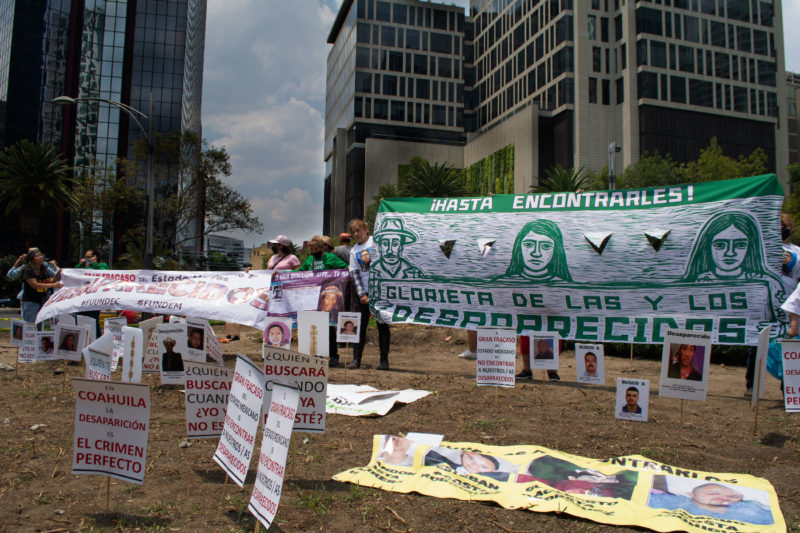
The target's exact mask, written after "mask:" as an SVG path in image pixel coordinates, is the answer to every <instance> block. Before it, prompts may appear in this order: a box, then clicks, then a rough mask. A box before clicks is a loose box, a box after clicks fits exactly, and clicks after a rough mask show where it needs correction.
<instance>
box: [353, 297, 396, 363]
mask: <svg viewBox="0 0 800 533" xmlns="http://www.w3.org/2000/svg"><path fill="white" fill-rule="evenodd" d="M356 310H357V311H358V312H359V313H361V331H360V332H359V334H358V344H356V345H355V346H353V362H352V363H350V364H349V365H348V366H347V368H359V367H360V366H361V355H362V354H363V353H364V345H366V344H367V324H369V315H370V312H369V303H361V302H358V308H357V309H356ZM377 325H378V349H379V350H380V354H381V360H380V363H378V368H379V369H380V370H388V369H389V346H390V345H391V330H390V329H389V324H383V323H381V322H378V323H377Z"/></svg>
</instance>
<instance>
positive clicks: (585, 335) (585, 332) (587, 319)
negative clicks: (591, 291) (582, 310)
mask: <svg viewBox="0 0 800 533" xmlns="http://www.w3.org/2000/svg"><path fill="white" fill-rule="evenodd" d="M597 301H598V303H599V302H600V298H598V299H597ZM599 321H600V317H596V316H579V317H578V319H577V329H576V331H575V338H576V339H585V340H591V341H596V340H597V323H598V322H599Z"/></svg>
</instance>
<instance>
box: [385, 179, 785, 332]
mask: <svg viewBox="0 0 800 533" xmlns="http://www.w3.org/2000/svg"><path fill="white" fill-rule="evenodd" d="M783 200H784V197H783V190H782V188H781V185H780V183H779V182H778V179H777V178H776V177H775V176H774V175H766V176H757V177H750V178H739V179H731V180H725V181H718V182H709V183H698V184H694V185H677V186H669V187H649V188H643V189H631V190H625V191H582V192H556V193H542V194H507V195H498V194H495V195H494V196H490V197H483V198H478V197H475V198H394V199H388V200H387V199H384V200H383V201H382V202H381V204H380V207H379V213H378V215H377V218H376V221H375V228H374V229H375V233H374V235H373V241H374V242H375V249H374V252H375V254H374V255H375V258H374V259H373V262H372V266H371V267H370V283H369V301H370V306H371V308H372V309H373V313H375V314H377V315H379V317H380V319H381V320H383V321H384V322H387V323H401V322H404V323H416V324H427V325H435V326H444V327H455V328H464V329H474V328H475V327H481V326H483V327H511V328H514V329H515V330H516V331H517V333H519V334H522V333H550V334H557V335H558V336H559V337H560V338H563V339H574V340H581V341H584V342H620V343H656V344H660V343H662V342H663V330H664V329H666V328H672V329H695V328H697V327H701V328H702V329H703V330H706V331H709V332H710V333H711V336H712V341H713V342H714V343H716V344H749V345H755V344H756V342H757V337H758V332H759V331H760V330H761V328H762V327H763V326H764V325H765V324H774V325H779V327H777V328H776V329H775V330H774V331H773V334H775V335H776V336H779V337H780V336H783V333H784V332H785V331H786V328H787V326H788V324H787V318H786V316H785V314H784V313H783V311H781V310H780V308H779V305H780V302H782V301H783V299H785V298H786V296H787V295H788V292H787V286H786V285H785V284H784V280H783V279H782V276H781V265H780V257H781V254H782V249H781V236H780V232H779V231H778V225H777V222H776V221H777V220H778V218H779V215H780V209H781V205H782V203H783ZM587 228H592V231H587ZM729 229H731V231H733V232H735V234H736V236H737V237H738V239H739V242H741V243H743V244H744V246H743V247H741V248H737V249H736V250H735V253H734V254H733V256H732V261H731V260H729V259H731V258H728V257H727V256H725V257H723V255H722V254H720V253H719V252H718V249H717V248H714V246H715V244H714V243H720V242H722V240H724V239H725V238H726V236H727V235H728V234H727V233H725V232H726V231H727V230H729ZM443 238H446V239H450V240H455V246H454V248H453V249H452V253H451V254H450V257H449V258H448V257H446V256H445V255H444V254H442V251H441V249H440V245H439V240H440V239H443ZM476 238H485V239H489V240H494V241H495V242H494V244H493V245H492V251H491V253H490V254H489V255H488V256H485V257H484V256H483V255H482V254H481V253H480V251H479V250H478V248H477V247H476V246H475V244H474V243H475V239H476Z"/></svg>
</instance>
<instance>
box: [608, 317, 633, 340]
mask: <svg viewBox="0 0 800 533" xmlns="http://www.w3.org/2000/svg"><path fill="white" fill-rule="evenodd" d="M630 323H631V319H630V318H628V317H626V316H609V317H606V330H605V332H603V340H604V341H606V342H628V336H627V335H614V324H630Z"/></svg>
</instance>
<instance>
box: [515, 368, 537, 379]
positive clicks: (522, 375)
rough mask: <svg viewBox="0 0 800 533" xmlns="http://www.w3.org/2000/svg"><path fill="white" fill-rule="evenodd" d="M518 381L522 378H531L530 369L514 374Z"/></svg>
mask: <svg viewBox="0 0 800 533" xmlns="http://www.w3.org/2000/svg"><path fill="white" fill-rule="evenodd" d="M514 377H515V378H516V379H517V380H518V381H519V380H523V379H533V372H531V371H530V370H523V371H522V372H520V373H519V374H517V375H516V376H514Z"/></svg>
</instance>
